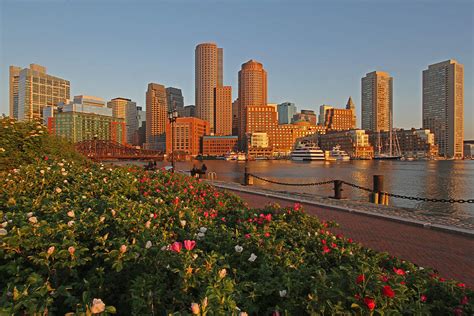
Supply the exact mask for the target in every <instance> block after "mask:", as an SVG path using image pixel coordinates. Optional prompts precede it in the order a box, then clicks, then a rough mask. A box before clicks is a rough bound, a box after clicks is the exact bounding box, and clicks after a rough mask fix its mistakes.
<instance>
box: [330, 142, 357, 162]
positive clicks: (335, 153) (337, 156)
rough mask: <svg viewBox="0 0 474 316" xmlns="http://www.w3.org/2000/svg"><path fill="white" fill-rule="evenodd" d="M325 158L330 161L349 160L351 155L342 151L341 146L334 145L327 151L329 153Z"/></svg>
mask: <svg viewBox="0 0 474 316" xmlns="http://www.w3.org/2000/svg"><path fill="white" fill-rule="evenodd" d="M326 160H330V161H335V160H336V161H349V160H351V157H349V155H348V154H347V153H346V152H345V151H344V150H341V146H339V145H336V146H335V147H333V148H332V150H331V151H329V155H328V156H327V157H326Z"/></svg>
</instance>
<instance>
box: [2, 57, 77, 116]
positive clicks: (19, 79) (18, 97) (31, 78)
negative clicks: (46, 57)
mask: <svg viewBox="0 0 474 316" xmlns="http://www.w3.org/2000/svg"><path fill="white" fill-rule="evenodd" d="M9 78H10V81H9V83H10V117H13V118H16V119H18V120H31V119H34V118H41V117H42V113H43V108H44V107H45V106H50V105H53V106H54V105H57V104H58V103H60V102H66V101H67V100H68V99H69V98H70V84H69V81H67V80H64V79H61V78H58V77H54V76H51V75H48V74H47V73H46V67H43V66H40V65H36V64H30V68H24V69H21V68H20V67H15V66H10V76H9Z"/></svg>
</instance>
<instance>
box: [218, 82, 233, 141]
mask: <svg viewBox="0 0 474 316" xmlns="http://www.w3.org/2000/svg"><path fill="white" fill-rule="evenodd" d="M214 91H215V96H214V102H215V116H214V120H215V121H214V126H215V131H214V134H215V135H223V136H227V135H232V87H230V86H219V87H216V88H215V89H214Z"/></svg>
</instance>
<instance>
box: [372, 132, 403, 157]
mask: <svg viewBox="0 0 474 316" xmlns="http://www.w3.org/2000/svg"><path fill="white" fill-rule="evenodd" d="M388 147H389V149H388V151H387V152H385V151H382V145H381V143H380V131H378V139H377V148H378V151H377V153H376V154H375V155H374V160H400V159H401V158H402V155H401V154H400V145H399V144H398V138H397V133H395V138H393V133H392V129H390V134H389V144H388ZM394 147H395V148H394Z"/></svg>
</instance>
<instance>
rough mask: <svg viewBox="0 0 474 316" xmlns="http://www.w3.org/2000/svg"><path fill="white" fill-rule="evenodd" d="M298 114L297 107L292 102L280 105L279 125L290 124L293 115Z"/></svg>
mask: <svg viewBox="0 0 474 316" xmlns="http://www.w3.org/2000/svg"><path fill="white" fill-rule="evenodd" d="M295 114H296V106H295V104H294V103H291V102H283V103H280V104H278V124H290V123H291V119H292V118H293V115H295Z"/></svg>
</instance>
